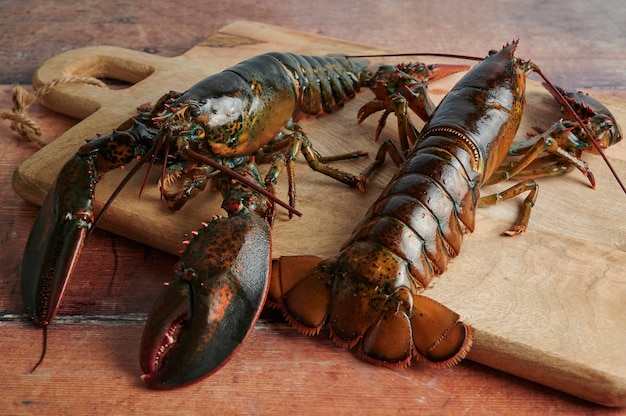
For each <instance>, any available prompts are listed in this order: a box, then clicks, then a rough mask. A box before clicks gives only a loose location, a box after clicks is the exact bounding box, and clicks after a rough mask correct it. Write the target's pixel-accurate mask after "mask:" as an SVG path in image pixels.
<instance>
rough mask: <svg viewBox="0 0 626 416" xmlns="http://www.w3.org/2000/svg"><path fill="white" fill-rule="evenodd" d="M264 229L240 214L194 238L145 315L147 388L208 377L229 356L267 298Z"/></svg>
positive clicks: (248, 214)
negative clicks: (146, 315)
mask: <svg viewBox="0 0 626 416" xmlns="http://www.w3.org/2000/svg"><path fill="white" fill-rule="evenodd" d="M270 265H271V239H270V230H269V226H268V224H267V222H266V221H265V220H264V219H262V218H261V217H260V216H259V215H258V214H256V213H254V212H251V211H248V210H242V211H240V212H239V213H237V214H236V215H233V216H231V217H228V218H222V217H217V218H215V219H213V220H212V221H211V222H209V223H207V224H206V225H205V226H204V227H203V228H202V229H200V230H198V231H197V235H196V236H195V237H194V238H193V239H192V240H191V241H190V243H189V245H188V246H187V248H186V249H185V251H184V252H183V254H182V257H181V260H180V261H179V262H178V263H177V265H176V268H175V276H174V280H173V281H172V282H170V283H169V284H166V287H165V289H164V290H163V292H162V293H161V295H160V297H159V298H158V300H157V302H156V303H155V305H154V306H153V308H152V311H151V312H150V315H149V317H148V322H147V323H146V327H145V330H144V334H143V338H142V341H141V357H140V360H141V368H142V370H143V372H144V375H143V376H142V379H143V380H144V381H145V382H146V383H147V384H148V385H149V386H150V387H153V388H161V389H168V388H174V387H180V386H183V385H186V384H190V383H193V382H196V381H198V380H200V379H202V378H205V377H208V376H209V375H211V374H212V373H214V372H215V371H217V370H218V369H219V368H221V367H222V366H223V365H224V364H226V362H227V361H228V360H229V359H230V358H231V357H232V356H233V355H234V353H235V351H236V350H237V349H238V348H239V346H241V344H242V343H243V341H244V338H245V337H246V336H247V335H248V333H249V332H250V331H251V329H252V328H253V327H254V325H255V323H256V321H257V319H258V317H259V315H260V313H261V310H262V308H263V304H264V302H265V298H266V295H267V290H268V286H269V275H270Z"/></svg>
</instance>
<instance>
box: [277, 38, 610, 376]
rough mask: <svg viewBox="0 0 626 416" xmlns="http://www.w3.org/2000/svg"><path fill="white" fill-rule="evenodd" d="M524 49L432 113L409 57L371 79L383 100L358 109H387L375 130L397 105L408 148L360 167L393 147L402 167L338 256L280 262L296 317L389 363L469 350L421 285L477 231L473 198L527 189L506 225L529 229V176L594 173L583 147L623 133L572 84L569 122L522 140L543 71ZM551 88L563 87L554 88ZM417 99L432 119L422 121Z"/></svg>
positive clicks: (482, 68)
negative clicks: (532, 77) (530, 98)
mask: <svg viewBox="0 0 626 416" xmlns="http://www.w3.org/2000/svg"><path fill="white" fill-rule="evenodd" d="M516 47H517V41H514V42H512V43H510V44H507V45H506V46H505V47H504V48H503V49H501V50H500V51H498V52H495V51H494V52H492V53H490V55H489V56H488V57H487V58H486V59H484V60H482V61H481V62H480V63H478V64H477V65H476V66H475V67H474V68H473V69H471V70H470V71H469V72H468V73H467V74H466V75H465V76H464V77H463V78H462V79H461V80H460V81H459V82H458V83H457V84H456V85H455V86H454V88H453V89H452V90H451V91H450V92H449V93H448V94H447V95H446V96H445V97H444V99H443V100H442V101H441V102H440V103H439V105H438V106H437V107H436V109H434V110H432V111H431V108H433V106H431V104H430V103H429V100H428V98H427V97H425V96H424V95H425V93H426V91H425V86H424V85H422V84H420V83H419V82H418V81H417V80H415V79H413V78H412V77H410V76H408V77H407V75H406V73H405V72H404V67H398V68H396V69H395V70H394V69H391V70H389V69H386V70H384V71H380V72H379V73H377V74H375V75H374V77H373V78H372V81H371V83H370V84H371V85H373V87H374V89H375V93H376V97H377V98H376V99H375V100H374V101H372V102H370V103H368V104H366V105H365V106H363V107H362V108H361V110H360V112H359V119H360V120H363V119H364V118H366V117H368V116H369V115H371V114H373V113H375V112H377V111H383V116H382V118H381V120H380V122H379V127H378V130H377V133H376V134H377V136H378V134H379V133H380V131H381V130H382V128H383V127H384V125H385V120H386V118H387V116H388V114H391V113H394V114H396V116H397V120H398V131H399V134H400V140H399V141H400V145H401V148H402V151H401V150H398V149H397V148H396V147H395V146H394V145H393V143H391V142H386V143H384V144H383V146H381V150H380V151H379V153H378V155H377V157H376V161H374V162H373V163H372V165H370V167H369V168H368V169H366V171H364V172H363V173H362V174H363V175H364V176H366V177H367V176H368V175H370V174H371V173H372V172H373V171H374V170H375V169H376V168H377V167H378V166H380V164H382V163H383V161H384V159H385V156H386V155H387V154H389V155H390V156H391V157H392V159H393V160H394V161H395V162H396V164H398V165H399V168H398V171H397V172H396V173H395V175H394V176H393V178H392V180H391V182H390V183H389V184H388V185H387V187H386V188H385V189H384V190H383V191H382V193H381V195H380V196H379V197H378V199H377V200H376V201H375V202H374V204H373V205H372V206H371V207H370V208H369V210H368V211H367V213H366V214H365V218H364V219H363V220H362V221H361V222H360V223H359V224H358V225H357V226H356V228H355V229H354V231H353V233H352V235H351V236H350V238H349V239H348V240H347V241H346V242H345V243H344V245H343V246H342V248H341V250H340V252H339V254H338V255H337V256H336V257H333V258H330V259H326V260H323V261H321V259H319V258H317V257H313V256H302V257H296V258H288V257H286V258H281V259H279V260H278V261H275V262H274V264H273V272H272V282H271V285H270V294H269V299H270V300H271V302H272V304H273V305H274V306H276V307H278V308H280V309H281V310H282V311H283V313H284V315H285V317H286V318H287V320H288V321H289V322H290V323H291V324H292V325H293V326H295V327H296V328H298V329H300V330H301V331H302V332H304V333H307V334H315V333H318V332H319V331H320V329H321V328H322V327H323V326H324V325H328V327H329V329H330V336H331V338H332V340H333V341H334V342H335V343H336V344H338V345H340V346H344V347H348V348H352V347H357V348H358V352H359V354H360V355H361V357H362V358H363V359H364V360H366V361H368V362H372V363H375V364H378V365H384V366H388V367H394V366H397V367H403V366H406V365H408V364H410V363H411V361H413V360H422V361H425V362H427V363H429V364H431V365H433V366H435V367H447V366H451V365H454V364H456V363H457V362H459V361H460V360H461V359H463V358H464V357H465V356H466V355H467V353H468V352H469V350H470V348H471V344H472V334H471V329H470V327H469V326H467V325H466V324H464V323H463V322H462V321H461V320H460V317H459V315H458V314H456V313H455V312H453V311H451V310H450V309H448V308H447V307H445V306H443V305H441V304H439V303H437V302H435V301H434V300H432V299H430V298H428V297H426V296H423V295H422V294H421V292H422V291H423V290H424V289H425V288H427V286H428V285H429V283H430V282H431V280H432V279H433V277H434V276H436V275H439V274H441V273H443V271H445V269H446V267H447V263H448V261H449V260H450V259H451V258H454V257H456V256H457V255H458V253H459V251H460V249H461V242H462V238H463V235H464V234H465V233H471V232H472V231H473V230H474V225H475V212H476V208H477V207H479V206H483V205H491V204H494V203H496V202H498V201H501V200H505V199H509V198H512V197H514V196H516V195H519V194H520V193H523V192H526V191H528V192H529V194H528V196H527V198H526V200H525V203H524V208H523V212H522V215H521V217H520V218H519V220H518V221H517V223H516V224H515V225H514V226H513V227H512V228H511V229H510V230H508V231H507V234H509V235H514V234H518V233H520V232H524V231H525V230H526V225H527V223H528V217H529V215H530V209H531V207H532V206H533V205H534V202H535V199H536V194H537V185H536V183H535V182H534V180H526V177H528V178H531V177H536V176H541V175H556V174H563V173H565V172H566V171H568V170H569V169H570V167H571V166H575V167H577V168H579V169H580V170H582V171H583V172H584V173H585V174H586V175H587V176H588V177H589V178H590V180H592V178H593V176H592V175H591V174H590V173H589V171H588V168H586V165H585V164H584V162H582V161H580V160H579V159H578V156H579V155H580V153H581V152H582V150H586V149H588V148H590V147H591V142H593V141H596V140H597V141H598V142H599V143H594V146H595V145H599V147H600V146H603V145H609V144H613V143H616V142H617V141H619V140H620V139H621V132H620V130H619V128H618V126H617V124H616V123H615V120H614V118H613V116H612V115H611V114H610V112H609V111H608V110H607V109H606V108H605V107H603V106H601V105H599V103H596V102H595V101H592V100H590V99H587V98H585V102H586V103H587V104H583V103H582V100H581V94H578V93H575V94H566V99H565V100H561V104H562V105H564V106H565V108H567V105H568V104H571V107H574V108H573V109H572V108H571V107H570V110H569V111H568V110H565V114H566V116H568V119H567V120H565V121H562V122H560V123H556V124H555V125H554V126H553V127H552V128H550V129H548V130H546V131H545V132H540V134H538V135H537V136H535V137H533V138H532V139H529V140H528V143H530V145H529V144H528V143H527V142H524V143H522V144H519V145H513V140H514V137H515V135H516V132H517V130H518V127H519V125H520V121H521V118H522V113H523V108H524V105H525V84H526V75H527V74H528V73H529V72H530V71H535V72H539V69H538V68H537V67H536V66H535V65H534V64H533V63H532V62H530V61H524V60H521V59H519V58H517V57H516V56H515V55H514V52H515V49H516ZM544 78H545V77H544ZM546 82H547V81H546ZM549 89H550V91H551V92H553V94H555V95H556V96H558V89H557V88H556V87H553V86H552V85H551V84H549ZM589 104H591V106H589ZM408 108H411V109H412V110H413V111H414V112H415V113H417V114H418V115H420V116H422V118H424V119H425V121H426V125H425V126H424V127H423V128H422V129H421V131H418V129H417V128H416V127H415V126H414V125H413V124H412V123H411V121H410V120H409V118H408V114H407V110H408ZM573 113H576V114H573ZM578 114H580V115H579V116H578V118H576V117H575V116H577V115H578ZM570 116H571V117H570ZM555 132H559V134H555ZM592 137H593V139H591V138H592ZM519 154H522V156H521V158H519V157H518V155H519ZM517 176H520V177H522V179H524V180H523V181H522V182H520V183H519V184H516V185H514V186H512V187H511V188H509V189H507V190H505V191H503V192H501V193H499V194H495V195H488V196H485V197H482V198H481V197H480V190H481V188H482V187H483V185H485V184H487V183H495V182H499V181H503V180H505V179H508V178H510V177H517ZM592 185H593V181H592Z"/></svg>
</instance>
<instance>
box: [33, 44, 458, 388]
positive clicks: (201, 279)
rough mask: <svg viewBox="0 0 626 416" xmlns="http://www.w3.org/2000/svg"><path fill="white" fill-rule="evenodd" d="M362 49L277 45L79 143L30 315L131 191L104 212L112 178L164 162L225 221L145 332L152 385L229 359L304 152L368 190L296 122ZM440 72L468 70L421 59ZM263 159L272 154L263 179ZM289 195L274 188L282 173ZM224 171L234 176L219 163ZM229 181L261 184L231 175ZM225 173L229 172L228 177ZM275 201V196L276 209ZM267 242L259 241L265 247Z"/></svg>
mask: <svg viewBox="0 0 626 416" xmlns="http://www.w3.org/2000/svg"><path fill="white" fill-rule="evenodd" d="M367 65H368V62H367V61H366V60H365V59H359V58H354V59H347V58H345V57H341V56H328V57H310V56H300V55H295V54H290V53H268V54H264V55H260V56H256V57H253V58H251V59H248V60H246V61H244V62H242V63H240V64H237V65H235V66H233V67H231V68H229V69H227V70H224V71H223V72H221V73H218V74H216V75H213V76H210V77H208V78H206V79H204V80H203V81H200V82H199V83H197V84H196V85H194V86H192V87H191V88H190V89H189V90H188V91H186V92H184V93H182V94H181V93H177V92H170V93H168V94H165V95H164V96H163V97H162V98H161V99H160V100H158V101H157V102H156V104H155V105H154V106H153V107H152V108H151V109H148V110H146V111H143V112H140V113H139V114H138V115H136V116H134V117H132V118H130V119H129V120H127V121H126V122H124V123H122V124H121V125H120V126H119V127H117V128H116V129H115V130H113V132H112V133H110V134H107V135H103V136H99V137H97V138H95V139H92V140H90V141H88V142H87V143H86V144H85V145H83V146H82V147H80V148H79V149H78V151H77V153H76V154H75V155H74V156H72V157H71V158H70V159H69V160H68V162H67V163H66V164H65V165H64V166H63V168H62V169H61V172H60V173H59V176H58V178H57V180H56V182H55V183H54V184H53V186H52V188H51V190H50V191H49V193H48V195H47V197H46V199H45V201H44V203H43V205H42V208H41V210H40V211H39V214H38V216H37V218H36V220H35V223H34V225H33V228H32V230H31V233H30V236H29V238H28V241H27V245H26V248H25V251H24V257H23V262H22V271H21V283H22V298H23V302H24V305H25V308H26V311H27V314H28V316H29V317H30V318H31V319H32V321H33V322H34V323H35V324H36V325H39V326H42V327H43V328H44V349H43V353H42V356H41V358H40V361H39V362H38V363H37V365H36V366H35V368H36V367H37V366H38V365H39V364H40V363H41V361H42V360H43V357H44V354H45V340H46V337H47V328H48V325H49V324H50V323H51V322H52V321H53V319H54V317H55V315H56V314H57V311H58V309H59V306H60V304H61V300H62V297H63V293H64V291H65V288H66V287H67V285H68V283H69V280H70V278H71V276H72V274H73V272H74V269H75V266H76V264H77V262H78V260H79V257H80V253H81V250H82V248H83V246H84V244H85V241H86V239H87V237H88V235H89V233H90V231H91V230H92V229H93V228H94V226H95V224H96V223H97V221H98V219H99V218H100V216H101V215H102V213H103V212H104V211H105V210H106V208H107V207H108V205H109V204H110V203H111V201H112V200H113V198H114V197H115V195H117V193H118V192H119V190H120V189H121V187H122V186H123V185H124V184H125V183H126V182H127V179H126V180H124V181H123V182H122V183H121V184H120V186H119V187H118V190H116V191H115V192H114V193H113V196H112V197H111V198H110V199H109V201H107V203H106V204H105V205H104V207H103V208H102V209H101V210H100V213H98V216H95V214H94V206H95V203H94V200H95V196H96V186H97V183H98V182H99V181H100V180H101V179H102V177H103V175H104V174H105V173H106V172H108V171H110V170H112V169H115V168H121V167H124V166H126V165H128V164H129V163H131V162H132V161H134V160H136V159H139V162H138V163H137V164H136V165H135V166H134V167H133V169H132V170H131V172H130V173H129V174H128V176H127V178H129V177H130V176H131V175H133V174H135V172H136V171H137V170H138V169H139V167H140V166H141V165H143V164H146V163H149V165H150V166H152V165H153V164H162V165H163V170H162V174H161V179H160V180H159V186H160V189H161V195H162V197H163V199H164V201H165V203H166V205H167V206H168V207H169V208H170V209H173V210H178V209H181V208H182V207H183V206H184V204H185V203H186V201H188V200H189V198H191V197H193V196H194V195H195V194H197V193H198V192H199V191H202V190H204V189H205V188H206V186H207V185H208V184H209V183H210V182H211V181H212V180H214V179H219V180H221V181H222V184H221V185H220V186H219V187H220V189H221V191H222V193H223V194H224V204H223V208H224V209H225V210H226V212H227V213H228V218H219V219H214V220H212V221H209V222H207V225H206V226H205V227H203V228H201V229H199V230H198V231H197V234H198V235H197V236H196V237H194V238H192V239H191V240H190V241H189V243H190V244H189V246H188V247H187V249H186V250H185V251H184V252H183V256H182V259H181V261H180V263H179V264H178V265H177V266H176V268H175V279H174V281H173V282H172V283H171V284H170V285H168V287H167V289H165V290H164V293H163V294H162V295H161V297H160V298H159V300H158V301H157V303H156V306H155V307H154V309H153V311H152V312H151V314H150V316H149V318H148V323H147V326H146V330H145V334H144V337H143V341H142V353H141V362H142V369H143V370H144V372H145V375H144V377H143V379H144V380H145V381H146V382H147V383H148V384H149V385H150V386H153V387H158V388H169V387H174V386H178V385H183V384H188V383H191V382H193V381H196V380H198V379H199V378H202V377H205V376H207V375H209V374H210V373H212V372H213V371H216V370H217V369H219V368H220V367H221V366H222V365H224V363H225V362H226V361H227V360H228V358H229V357H230V356H232V354H233V353H234V351H235V350H236V349H237V346H238V345H239V344H240V343H241V341H242V340H243V337H245V334H247V333H248V331H249V330H250V329H251V328H252V327H253V326H254V323H255V322H256V319H257V318H258V314H259V311H260V310H261V308H262V306H263V303H264V299H265V292H266V288H267V285H268V283H267V282H268V273H267V270H268V267H269V260H268V259H269V256H270V253H271V251H270V237H269V228H268V227H271V224H272V222H273V218H274V215H275V213H274V208H273V203H268V202H264V201H265V199H264V198H270V199H271V200H272V201H273V202H277V203H280V204H281V205H283V206H285V207H287V208H288V209H290V214H291V212H296V211H295V209H294V208H293V207H294V206H295V185H294V181H293V176H294V175H293V169H294V159H295V157H296V156H297V154H298V153H302V154H303V155H304V157H305V159H306V160H307V162H308V164H309V165H310V166H311V168H313V169H314V170H316V171H319V172H322V173H324V174H326V175H328V176H330V177H332V178H334V179H336V180H339V181H341V182H343V183H346V184H348V185H351V186H358V187H360V188H362V189H363V188H364V186H365V181H366V178H364V177H363V176H360V175H351V174H349V173H346V172H343V171H340V170H337V169H335V168H333V167H331V166H329V165H328V164H327V161H328V160H337V159H345V158H352V157H361V156H364V154H363V153H362V152H355V153H352V154H348V155H341V156H338V157H332V158H324V157H322V156H321V155H320V154H319V153H318V152H317V151H316V150H315V149H314V148H313V147H312V146H311V144H310V142H309V140H308V138H307V137H306V136H305V135H304V133H303V132H302V130H301V128H300V127H299V125H298V124H297V123H296V122H297V121H298V120H299V119H301V118H302V117H305V116H315V115H319V114H322V113H331V112H333V111H335V110H336V109H338V108H340V107H342V106H343V104H344V102H345V101H346V100H348V99H350V98H352V97H353V96H354V95H355V93H356V92H357V91H359V89H360V88H361V87H362V86H363V85H364V82H365V81H366V80H367V79H368V78H369V77H370V72H369V70H368V69H367ZM421 69H422V70H423V71H425V72H424V73H423V74H419V73H417V72H415V73H414V74H413V75H414V76H423V77H430V78H432V77H436V76H438V75H442V74H443V75H445V74H448V73H452V72H456V71H459V70H461V69H464V67H463V66H450V67H445V66H442V67H440V68H437V67H424V68H421ZM256 160H261V161H264V160H270V161H271V167H270V169H269V172H268V174H267V175H266V176H265V178H264V179H262V178H261V176H260V174H259V173H258V170H257V168H256ZM285 169H286V171H287V173H288V179H289V199H290V200H289V204H285V203H283V202H282V201H280V200H277V199H276V198H275V197H274V196H273V194H274V186H275V184H276V183H277V181H278V178H279V176H280V175H281V173H282V172H283V170H285ZM221 172H226V173H221ZM224 175H227V177H234V178H236V181H237V182H238V183H245V184H246V186H249V187H251V188H249V189H248V188H245V189H244V188H241V186H239V185H238V186H235V185H233V184H228V180H227V179H225V176H224ZM224 181H226V182H224ZM266 204H269V205H266ZM258 246H262V247H258Z"/></svg>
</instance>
